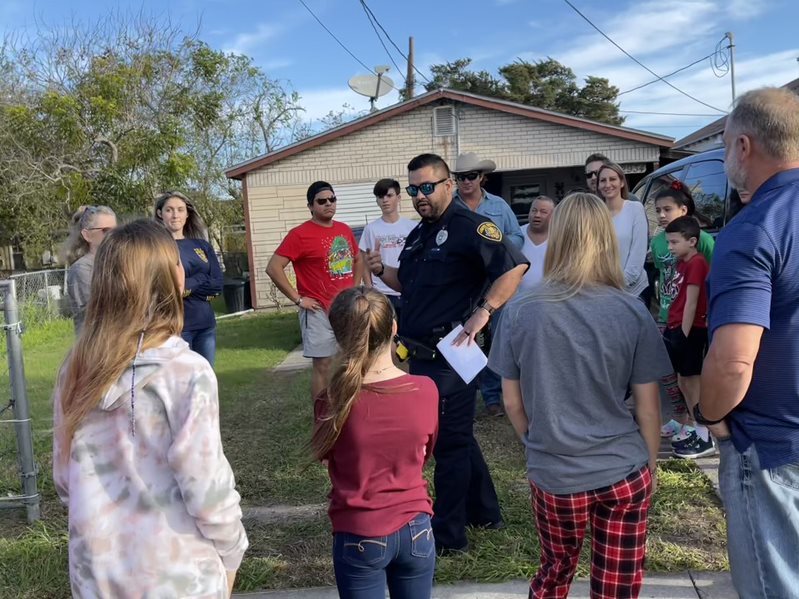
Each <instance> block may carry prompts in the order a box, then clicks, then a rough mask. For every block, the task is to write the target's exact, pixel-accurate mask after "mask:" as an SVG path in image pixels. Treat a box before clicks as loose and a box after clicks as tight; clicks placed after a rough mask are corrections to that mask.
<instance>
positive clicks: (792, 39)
mask: <svg viewBox="0 0 799 599" xmlns="http://www.w3.org/2000/svg"><path fill="white" fill-rule="evenodd" d="M305 1H306V3H307V4H308V5H309V6H310V8H311V9H312V10H313V11H314V12H315V13H316V14H317V16H318V17H319V18H320V19H321V20H322V21H323V22H324V23H325V25H327V26H328V27H329V28H330V29H331V30H332V31H333V32H334V33H335V34H336V35H337V36H338V37H339V38H340V39H341V40H342V41H343V42H344V43H345V44H346V45H347V46H348V48H349V49H350V50H351V51H352V52H353V53H354V54H355V55H356V56H357V57H358V58H359V59H360V60H362V61H363V62H364V63H366V64H367V65H370V66H372V65H379V64H391V63H390V61H389V59H388V57H387V56H386V53H385V51H384V50H383V48H382V47H381V45H380V43H379V41H378V38H377V36H376V35H375V33H374V31H373V30H372V28H371V26H370V25H369V22H368V21H367V19H366V16H365V15H364V12H363V10H362V9H361V6H360V3H359V1H358V0H305ZM572 3H573V4H574V5H575V6H576V7H577V8H579V9H580V10H581V11H582V12H583V13H584V14H585V15H586V16H587V17H588V18H589V19H591V20H592V21H593V22H594V23H595V24H596V25H597V26H598V27H600V28H601V29H602V30H604V31H605V32H606V33H607V34H608V35H609V36H610V37H611V38H613V39H614V40H615V41H616V42H617V43H618V44H619V45H621V46H622V47H623V48H624V49H625V50H627V51H628V52H629V53H630V54H632V55H633V56H635V57H636V58H638V59H639V60H640V61H642V62H643V63H645V64H646V65H647V66H649V67H650V68H651V69H652V70H654V71H655V72H656V73H658V74H659V75H664V74H666V73H670V72H672V71H674V70H676V69H679V68H681V67H683V66H685V65H687V64H689V63H691V62H693V61H695V60H697V59H699V58H701V57H703V56H706V55H708V54H711V53H712V52H713V51H714V49H715V47H716V44H717V43H718V42H719V40H721V38H722V36H723V35H724V32H725V31H732V32H733V33H734V35H735V42H736V65H735V66H736V84H737V90H738V92H739V93H740V92H743V91H746V90H747V89H752V88H754V87H759V86H762V85H782V84H784V83H787V82H788V81H791V80H793V79H796V78H799V62H797V57H799V39H798V38H797V36H796V33H795V31H796V23H797V22H799V2H796V0H643V1H639V2H635V1H633V0H593V1H589V0H572ZM368 4H369V6H370V7H371V8H372V10H373V11H374V13H375V14H376V16H377V17H378V19H380V21H381V23H382V24H383V26H384V27H385V28H386V29H387V30H388V32H389V34H390V35H391V37H392V38H393V40H394V41H395V42H396V43H397V44H398V45H399V46H400V47H401V48H402V49H403V51H406V49H407V43H408V36H409V35H413V36H414V38H415V44H416V63H417V67H418V68H419V69H420V70H421V71H422V72H423V73H425V74H429V71H428V67H429V65H431V64H436V63H441V62H445V61H451V60H455V59H457V58H461V57H470V58H472V59H473V60H474V66H475V67H476V68H479V69H486V70H489V71H492V72H495V71H496V69H497V67H499V66H501V65H503V64H507V63H508V62H512V61H513V60H515V59H517V58H522V59H527V60H537V59H541V58H545V57H547V56H551V57H553V58H556V59H557V60H560V61H561V62H562V63H564V64H565V65H567V66H569V67H571V68H572V69H573V70H574V71H575V73H576V74H577V76H578V78H580V79H582V78H583V77H586V76H588V75H595V76H600V77H607V78H608V79H610V81H611V83H613V84H614V85H616V86H617V87H619V88H620V89H621V90H626V89H629V88H631V87H634V86H636V85H639V84H641V83H645V82H647V81H650V80H651V79H653V77H652V76H651V75H650V74H649V73H647V72H646V71H645V70H644V69H642V68H641V67H640V66H638V65H636V64H635V63H634V62H633V61H631V60H630V59H629V58H627V57H625V56H624V55H623V54H622V53H621V52H620V51H619V50H617V49H616V48H614V47H613V46H612V45H611V44H610V43H609V42H608V41H606V40H605V39H603V38H602V37H601V36H600V35H599V34H598V33H597V32H596V31H594V30H593V29H592V28H591V27H590V25H589V24H588V23H586V22H585V21H584V20H583V19H581V18H580V17H579V16H578V15H577V14H576V13H575V12H573V11H572V9H571V8H569V6H568V5H567V4H566V3H565V2H564V1H563V0H482V1H481V0H459V1H455V0H438V1H437V0H425V1H422V0H401V1H397V0H393V1H389V0H371V1H368ZM115 9H116V10H121V11H123V12H125V11H132V12H138V11H139V10H142V11H144V12H145V13H149V14H153V15H155V16H158V17H169V18H170V19H171V20H172V22H173V23H175V24H179V25H181V26H182V27H184V28H185V29H186V30H187V31H194V30H196V29H198V28H199V32H200V37H201V38H202V39H203V40H205V41H206V42H208V43H209V44H210V45H211V46H213V47H215V48H218V49H224V50H230V51H236V52H241V53H245V54H247V55H249V56H252V57H253V58H254V59H255V61H256V63H257V64H258V65H259V66H261V67H262V68H263V69H264V70H265V71H266V72H267V73H268V74H269V75H270V76H271V77H273V78H276V79H280V80H283V81H285V82H289V83H290V86H291V87H292V88H293V89H296V90H297V91H299V92H300V94H301V95H302V97H303V100H302V104H303V105H304V107H305V108H306V111H307V112H306V115H307V117H308V118H309V119H311V120H313V119H318V118H319V117H321V116H323V115H324V114H326V113H327V112H328V111H329V110H337V109H339V108H341V106H342V105H343V104H345V103H347V104H350V105H351V106H354V107H355V108H356V109H359V110H360V109H362V108H365V107H366V106H367V100H366V99H365V98H363V97H361V96H358V95H356V94H355V93H353V92H352V91H350V90H349V88H348V87H347V81H348V79H349V78H351V77H352V76H354V75H358V74H366V70H365V69H364V68H363V67H362V66H361V65H359V64H358V63H357V62H356V61H355V60H354V59H353V58H352V57H351V56H349V55H348V54H347V53H346V52H345V51H344V50H343V49H341V48H340V47H339V46H338V45H337V44H336V42H335V41H334V40H333V39H332V38H331V37H330V36H329V35H328V34H327V33H326V32H325V31H324V30H323V29H322V28H321V27H320V26H319V24H318V23H317V22H316V21H315V20H314V19H313V17H311V15H310V14H309V13H308V12H307V11H306V9H305V8H304V7H303V5H302V4H301V3H300V2H299V0H266V1H265V2H264V1H260V2H257V1H255V0H159V1H154V0H144V1H143V2H141V3H132V4H126V3H119V4H114V3H109V2H105V1H103V0H36V1H34V2H30V1H29V0H0V31H4V32H5V33H10V32H19V31H21V30H24V29H29V30H30V29H32V28H34V27H35V24H36V22H37V21H38V22H44V23H47V24H49V25H61V24H64V23H67V22H69V21H72V20H78V21H93V20H96V19H98V18H99V17H101V16H103V15H104V14H107V13H108V11H111V10H115ZM386 45H387V46H389V48H391V46H390V44H389V43H388V42H387V43H386ZM394 58H395V60H396V61H397V63H398V64H399V65H400V66H401V67H403V63H402V62H401V61H402V58H401V57H400V56H399V55H397V54H396V53H394ZM403 70H404V67H403ZM388 75H389V76H390V77H392V78H393V80H394V81H395V83H397V84H398V85H400V84H402V81H403V77H402V75H404V73H402V74H400V73H398V72H397V70H396V69H395V68H394V67H393V66H392V68H391V71H390V72H389V73H388ZM669 81H671V82H672V83H673V84H674V85H675V86H677V87H679V88H680V89H682V90H684V91H685V92H687V93H689V94H691V95H693V96H695V97H697V98H698V99H700V100H702V101H703V102H705V103H707V104H709V105H711V106H714V107H717V108H720V109H729V106H730V101H731V94H730V77H729V74H728V75H726V76H724V77H721V78H719V77H717V76H716V75H715V74H714V72H713V70H712V69H711V67H710V63H709V60H705V61H703V62H701V63H699V64H697V65H696V66H694V67H692V68H690V69H688V70H686V71H684V72H681V73H679V74H678V75H675V76H674V77H671V78H669ZM417 91H418V92H421V91H423V90H422V89H421V87H419V88H417ZM396 100H397V98H396V94H389V95H388V96H386V97H384V98H382V99H381V100H380V103H379V106H381V107H385V106H388V105H390V104H392V103H394V102H396ZM621 108H622V110H624V111H643V112H669V113H680V114H690V115H701V116H670V115H653V114H637V113H636V112H625V113H624V114H625V116H626V117H627V122H626V123H625V124H626V125H627V126H630V127H635V128H639V129H644V130H648V131H654V132H658V133H662V134H664V135H668V136H671V137H675V138H679V137H682V136H684V135H686V134H688V133H691V132H692V131H694V130H696V129H697V128H699V127H701V126H702V125H705V124H707V123H709V122H711V121H713V120H714V119H715V118H717V116H718V115H719V113H717V112H716V111H714V110H711V109H710V108H707V107H706V106H703V105H701V104H699V103H696V102H694V101H693V100H691V99H689V98H687V97H685V96H683V95H681V94H679V93H678V92H677V91H675V90H673V89H671V88H669V87H668V86H666V85H664V84H662V83H656V84H653V85H650V86H648V87H645V88H643V89H641V90H640V91H637V92H633V93H629V94H625V95H622V96H621Z"/></svg>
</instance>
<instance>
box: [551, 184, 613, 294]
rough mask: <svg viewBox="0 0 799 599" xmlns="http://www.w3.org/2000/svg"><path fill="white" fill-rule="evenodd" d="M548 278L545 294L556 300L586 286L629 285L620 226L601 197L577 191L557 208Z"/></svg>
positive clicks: (552, 227)
mask: <svg viewBox="0 0 799 599" xmlns="http://www.w3.org/2000/svg"><path fill="white" fill-rule="evenodd" d="M544 281H545V282H546V283H547V285H546V286H545V288H543V289H542V292H543V296H544V297H547V296H548V297H549V298H550V299H554V300H561V299H566V298H569V297H572V296H573V295H576V294H577V293H579V292H580V291H581V290H582V289H584V288H585V287H599V286H606V287H612V288H614V289H622V290H623V289H624V288H625V287H624V274H623V273H622V270H621V258H620V254H619V242H618V240H617V238H616V229H615V227H614V226H613V220H612V219H611V216H610V211H609V210H608V208H607V206H606V205H605V203H604V202H603V201H602V200H600V199H599V198H598V197H597V196H595V195H593V194H591V193H573V194H571V195H569V196H566V198H565V199H564V200H563V201H562V202H560V203H559V204H558V205H557V207H556V208H555V212H554V213H553V214H552V222H551V224H550V226H549V240H548V242H547V253H546V257H545V258H544ZM553 289H557V290H558V291H554V290H553Z"/></svg>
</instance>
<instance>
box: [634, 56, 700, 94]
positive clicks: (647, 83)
mask: <svg viewBox="0 0 799 599" xmlns="http://www.w3.org/2000/svg"><path fill="white" fill-rule="evenodd" d="M715 55H716V52H713V53H712V54H708V55H707V56H703V57H702V58H700V59H699V60H695V61H693V62H692V63H691V64H687V65H685V66H684V67H681V68H679V69H677V70H676V71H672V72H671V73H669V74H668V75H663V79H665V78H666V77H671V76H672V75H676V74H677V73H681V72H682V71H684V70H686V69H690V68H691V67H692V66H694V65H697V64H699V63H700V62H702V61H703V60H707V59H708V58H710V57H711V56H715ZM658 81H660V77H658V78H657V79H652V81H647V82H646V83H642V84H641V85H636V86H635V87H631V88H630V89H626V90H624V91H623V92H619V95H620V96H623V95H624V94H629V93H630V92H634V91H637V90H639V89H641V88H642V87H646V86H648V85H652V84H653V83H657V82H658Z"/></svg>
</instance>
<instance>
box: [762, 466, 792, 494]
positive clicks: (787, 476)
mask: <svg viewBox="0 0 799 599" xmlns="http://www.w3.org/2000/svg"><path fill="white" fill-rule="evenodd" d="M768 474H769V477H770V478H771V482H773V483H775V484H778V485H781V486H783V487H788V488H789V489H799V464H785V465H784V466H777V467H776V468H769V470H768Z"/></svg>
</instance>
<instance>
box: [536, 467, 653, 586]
mask: <svg viewBox="0 0 799 599" xmlns="http://www.w3.org/2000/svg"><path fill="white" fill-rule="evenodd" d="M530 487H531V488H532V491H533V497H532V501H533V512H534V513H535V520H536V525H537V526H538V536H539V539H540V540H541V564H540V566H539V568H538V573H537V574H536V575H535V577H534V578H533V580H532V581H531V582H530V595H529V597H530V599H560V598H562V597H563V598H565V597H567V596H568V594H569V585H570V584H571V581H572V578H573V577H574V572H575V570H576V569H577V560H578V558H579V556H580V549H581V547H582V545H583V539H584V537H585V529H586V525H587V524H589V523H590V524H591V533H592V541H591V597H592V598H593V599H625V598H634V597H638V594H639V593H640V591H641V583H642V582H643V577H644V557H645V555H646V519H647V514H648V512H649V503H650V498H651V494H652V477H651V475H650V473H649V469H648V468H646V467H644V468H642V469H641V470H639V471H637V472H634V473H633V474H631V475H630V476H628V477H627V478H626V479H624V480H622V481H619V482H618V483H616V484H614V485H611V486H609V487H603V488H601V489H595V490H593V491H585V492H581V493H573V494H571V495H553V494H552V493H547V492H546V491H542V490H541V489H539V488H538V487H536V486H535V485H534V484H533V483H532V482H531V483H530Z"/></svg>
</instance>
